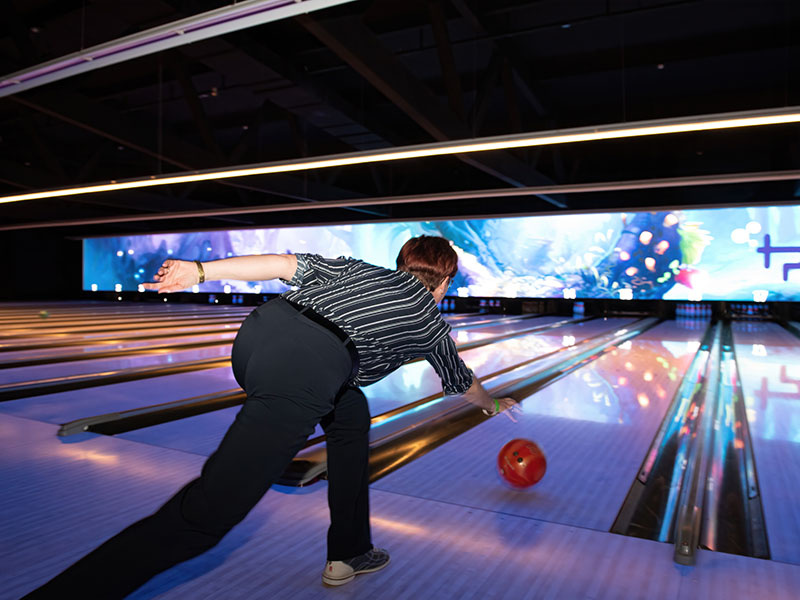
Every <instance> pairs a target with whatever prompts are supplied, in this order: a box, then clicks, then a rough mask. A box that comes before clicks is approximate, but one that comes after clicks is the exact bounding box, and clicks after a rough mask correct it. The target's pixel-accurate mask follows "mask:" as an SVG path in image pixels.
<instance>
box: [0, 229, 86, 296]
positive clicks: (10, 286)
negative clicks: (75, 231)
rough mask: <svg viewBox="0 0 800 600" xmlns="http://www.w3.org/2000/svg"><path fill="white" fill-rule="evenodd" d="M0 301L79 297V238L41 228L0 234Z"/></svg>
mask: <svg viewBox="0 0 800 600" xmlns="http://www.w3.org/2000/svg"><path fill="white" fill-rule="evenodd" d="M0 256H2V257H3V261H2V265H3V266H2V275H0V300H6V301H8V300H72V299H77V298H80V296H81V241H80V240H75V239H67V238H65V237H64V236H63V235H59V234H57V233H56V232H49V231H42V230H38V231H37V230H28V231H12V232H3V233H0Z"/></svg>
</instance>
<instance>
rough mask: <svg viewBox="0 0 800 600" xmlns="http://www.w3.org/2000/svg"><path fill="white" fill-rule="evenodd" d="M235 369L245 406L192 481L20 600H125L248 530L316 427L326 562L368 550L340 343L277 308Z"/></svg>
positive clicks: (358, 428)
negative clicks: (84, 598) (321, 439)
mask: <svg viewBox="0 0 800 600" xmlns="http://www.w3.org/2000/svg"><path fill="white" fill-rule="evenodd" d="M232 362H233V372H234V376H235V377H236V380H237V382H238V383H239V385H241V386H242V387H243V388H244V390H245V392H246V393H247V400H246V401H245V403H244V406H243V407H242V409H241V411H240V412H239V413H238V415H237V416H236V420H235V421H234V423H233V424H232V425H231V427H230V429H229V430H228V432H227V433H226V434H225V437H224V439H223V440H222V443H221V444H220V446H219V448H218V449H217V451H216V452H215V453H214V454H212V455H211V456H210V457H209V459H208V460H207V461H206V463H205V465H204V466H203V470H202V474H201V475H200V477H198V478H197V479H195V480H193V481H191V482H189V483H188V484H186V485H185V486H184V487H183V488H182V489H181V490H180V491H178V493H177V494H175V495H174V496H173V497H172V498H171V499H170V500H169V501H167V503H166V504H164V506H162V507H161V508H160V509H159V510H158V511H156V512H155V513H154V514H153V515H151V516H149V517H146V518H145V519H142V520H141V521H138V522H137V523H134V524H133V525H131V526H130V527H128V528H127V529H125V530H123V531H122V532H120V533H119V534H117V535H116V536H114V537H113V538H111V539H109V540H108V541H106V542H105V543H104V544H102V545H101V546H100V547H99V548H97V549H96V550H94V551H92V552H91V553H89V554H88V555H86V556H85V557H84V558H82V559H81V560H79V561H78V562H76V563H75V564H73V565H72V566H71V567H69V568H68V569H67V570H65V571H64V572H62V573H61V574H60V575H58V576H56V577H55V578H54V579H52V580H51V581H50V582H48V583H47V584H45V585H44V586H42V587H40V588H38V589H37V590H35V591H34V592H32V593H31V594H30V596H28V597H30V598H50V597H56V595H59V596H61V597H64V596H63V595H64V593H65V592H68V591H76V592H78V593H83V592H86V590H90V589H91V590H92V597H94V598H123V597H124V596H126V595H127V594H129V593H130V592H132V591H133V590H135V589H136V588H138V587H139V586H141V585H142V584H143V583H145V582H146V581H147V580H148V579H150V578H151V577H153V576H154V575H156V574H157V573H159V572H161V571H164V570H166V569H168V568H170V567H171V566H173V565H175V564H177V563H179V562H182V561H185V560H187V559H189V558H192V557H194V556H197V555H198V554H201V553H202V552H205V551H206V550H208V549H209V548H211V547H213V546H214V545H216V544H217V543H218V542H219V541H220V540H221V539H222V537H223V536H224V535H225V534H226V533H227V532H228V531H230V529H231V528H233V526H234V525H236V524H237V523H239V522H240V521H241V520H242V519H244V517H245V515H247V513H248V512H249V511H250V510H251V509H252V508H253V506H255V504H256V503H257V502H258V501H259V500H260V499H261V497H262V496H263V495H264V494H265V493H266V491H267V490H268V489H269V487H270V486H271V485H272V484H273V483H274V482H275V481H276V480H277V478H278V477H279V476H280V475H281V474H282V473H283V471H284V469H285V468H286V467H287V466H288V464H289V463H290V461H291V460H292V457H294V455H295V454H296V453H297V452H298V451H299V450H300V449H301V448H302V447H303V444H304V442H305V440H306V439H307V438H308V436H309V435H311V433H313V431H314V427H315V426H316V424H317V423H320V422H321V423H322V426H323V427H324V429H325V433H326V435H327V448H328V504H329V507H330V516H331V525H330V529H329V530H328V560H342V559H346V558H351V557H353V556H357V555H359V554H363V553H364V552H366V551H368V550H369V549H370V548H371V547H372V543H371V540H370V529H369V500H368V492H369V490H368V458H369V457H368V454H369V445H368V433H369V425H370V416H369V410H368V407H367V401H366V398H365V397H364V394H363V393H362V392H361V390H359V389H358V388H354V387H347V386H345V382H346V380H347V378H348V376H349V374H350V369H351V365H352V361H351V358H350V355H349V354H348V352H347V351H346V349H345V348H344V346H343V344H342V342H341V341H340V340H339V339H338V338H337V337H336V336H335V335H334V334H333V333H331V332H330V331H328V330H327V329H325V328H324V327H322V326H321V325H319V324H317V323H314V322H313V321H310V320H309V319H307V318H305V317H304V316H302V315H300V314H299V313H298V312H297V311H296V310H295V309H294V308H292V307H291V306H290V305H289V304H288V303H286V302H285V301H283V300H281V299H276V300H273V301H271V302H268V303H267V304H265V305H263V306H261V307H259V308H258V309H256V310H255V311H253V313H251V314H250V316H248V317H247V319H246V320H245V321H244V323H243V324H242V327H241V328H240V330H239V333H238V335H237V337H236V341H235V342H234V345H233V353H232ZM81 590H82V592H81Z"/></svg>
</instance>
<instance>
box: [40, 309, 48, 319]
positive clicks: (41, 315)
mask: <svg viewBox="0 0 800 600" xmlns="http://www.w3.org/2000/svg"><path fill="white" fill-rule="evenodd" d="M39 316H40V317H41V318H43V319H46V318H47V317H49V316H50V313H49V312H47V311H46V310H41V311H39Z"/></svg>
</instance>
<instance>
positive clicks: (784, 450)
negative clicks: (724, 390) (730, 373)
mask: <svg viewBox="0 0 800 600" xmlns="http://www.w3.org/2000/svg"><path fill="white" fill-rule="evenodd" d="M733 332H734V342H735V347H736V360H737V363H738V367H739V375H740V377H741V381H742V392H743V393H744V398H745V406H746V407H747V421H748V425H749V426H750V436H751V438H752V442H753V455H754V457H755V461H756V469H757V473H758V482H759V487H760V489H761V499H762V506H763V509H764V520H765V522H766V527H767V538H768V539H769V546H770V552H771V556H772V559H773V560H779V561H784V562H790V563H794V564H800V542H798V540H800V493H798V492H797V490H800V340H799V339H798V338H797V337H795V336H793V335H792V334H790V333H789V332H787V331H786V330H785V329H783V328H781V327H780V326H779V325H776V324H775V323H766V322H765V323H733Z"/></svg>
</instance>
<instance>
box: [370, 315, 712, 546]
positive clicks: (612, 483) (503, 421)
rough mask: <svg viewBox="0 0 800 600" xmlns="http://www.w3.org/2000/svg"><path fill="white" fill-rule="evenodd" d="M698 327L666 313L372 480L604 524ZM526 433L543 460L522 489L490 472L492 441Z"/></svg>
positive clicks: (496, 445) (552, 518)
mask: <svg viewBox="0 0 800 600" xmlns="http://www.w3.org/2000/svg"><path fill="white" fill-rule="evenodd" d="M702 333H703V331H702V330H698V329H695V328H691V329H689V328H686V326H685V325H684V324H682V323H679V322H675V321H668V322H665V323H662V324H660V325H658V326H657V327H654V328H653V329H650V330H648V331H647V332H645V333H644V334H642V335H640V336H638V337H635V338H633V339H632V340H629V341H627V342H625V343H623V344H622V345H620V346H619V347H617V348H616V349H615V350H613V351H611V352H608V353H606V354H604V355H603V356H602V357H601V358H599V359H597V360H595V361H592V362H590V363H588V364H587V365H586V366H584V367H582V368H580V369H578V370H576V371H574V372H572V373H571V374H569V375H567V376H566V377H564V378H562V379H560V380H558V381H556V382H554V383H553V384H551V385H549V386H547V387H545V388H543V389H541V390H540V391H539V392H537V393H536V394H534V395H533V396H531V397H529V398H526V399H525V400H524V401H523V402H522V404H521V406H520V409H521V413H520V414H518V415H517V417H516V418H517V422H516V423H514V422H512V421H511V420H510V419H509V418H507V417H506V416H505V415H498V416H496V417H493V418H491V419H488V420H487V421H486V422H485V423H482V424H481V425H479V426H477V427H475V428H473V429H471V430H469V431H467V432H465V433H463V434H461V435H460V436H458V437H456V438H455V439H453V440H451V441H449V442H447V443H446V444H444V445H442V446H440V447H439V448H437V449H435V450H433V451H432V452H430V453H428V454H426V455H425V456H423V457H421V458H420V459H418V460H416V461H414V462H413V463H411V464H409V465H406V466H404V467H403V468H401V469H399V470H397V471H395V472H394V473H391V474H390V475H388V476H386V477H384V478H383V479H380V480H378V481H377V482H375V483H374V484H373V487H375V488H376V489H380V490H384V491H390V492H396V493H402V494H409V495H413V496H416V497H420V498H428V499H432V500H438V501H442V502H449V503H454V504H460V505H463V506H469V507H475V508H481V509H485V510H492V511H496V512H501V513H504V514H514V515H519V516H525V517H530V518H536V519H542V520H545V521H549V522H554V523H562V524H568V525H575V526H579V527H587V528H592V529H599V530H604V531H607V530H608V529H609V528H610V527H611V524H612V523H613V521H614V518H615V517H616V515H617V512H618V510H619V508H620V506H621V505H622V502H623V501H624V499H625V496H626V494H627V493H628V489H629V487H630V485H631V482H632V481H633V478H634V477H635V476H636V473H637V471H638V469H639V466H640V465H641V462H642V459H643V458H644V455H645V453H646V451H647V449H648V447H649V444H650V442H651V441H652V438H653V436H654V435H655V433H656V431H657V429H658V427H659V425H660V423H661V421H662V419H663V417H664V414H665V412H666V409H667V407H668V405H669V403H670V401H671V399H672V396H673V394H674V393H675V391H676V390H677V388H678V385H679V384H680V381H681V378H682V376H683V374H684V373H685V371H686V369H687V368H688V366H689V364H690V362H691V360H692V358H693V356H694V354H695V352H696V350H697V349H698V347H699V341H700V338H701V336H702ZM514 438H528V439H531V440H534V441H535V442H536V443H537V444H539V445H540V447H541V448H542V449H543V451H544V453H545V455H546V456H547V460H548V467H547V473H546V474H545V476H544V479H543V480H542V481H541V482H539V483H538V484H537V485H535V486H534V487H533V488H530V489H528V490H524V491H518V490H513V489H510V488H509V487H507V486H505V485H504V484H503V483H502V482H501V481H500V479H499V477H498V475H497V473H496V466H495V465H496V457H497V453H498V452H499V450H500V448H501V447H502V446H503V445H504V444H505V443H506V442H508V441H509V440H511V439H514Z"/></svg>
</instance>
